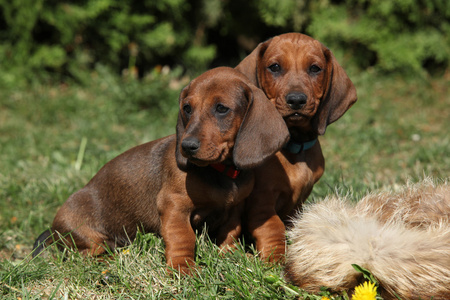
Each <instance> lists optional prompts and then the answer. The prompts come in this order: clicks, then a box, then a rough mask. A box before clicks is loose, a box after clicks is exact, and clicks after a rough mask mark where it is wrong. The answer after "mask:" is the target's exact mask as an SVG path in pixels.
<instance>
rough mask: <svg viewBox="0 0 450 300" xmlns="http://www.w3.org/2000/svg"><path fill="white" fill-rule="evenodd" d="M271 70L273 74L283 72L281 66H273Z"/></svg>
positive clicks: (270, 67)
mask: <svg viewBox="0 0 450 300" xmlns="http://www.w3.org/2000/svg"><path fill="white" fill-rule="evenodd" d="M269 70H270V72H272V73H280V72H281V66H280V65H279V64H273V65H270V66H269Z"/></svg>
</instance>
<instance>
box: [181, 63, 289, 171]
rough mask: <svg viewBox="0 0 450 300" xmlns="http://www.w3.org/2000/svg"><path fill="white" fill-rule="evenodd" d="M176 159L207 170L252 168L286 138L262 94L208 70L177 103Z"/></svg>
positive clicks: (235, 76)
mask: <svg viewBox="0 0 450 300" xmlns="http://www.w3.org/2000/svg"><path fill="white" fill-rule="evenodd" d="M179 105H180V112H179V115H178V123H177V148H176V158H177V163H178V166H179V167H180V168H181V169H186V167H187V166H188V162H189V163H192V164H195V165H198V166H206V165H209V164H213V163H220V162H224V161H228V162H230V163H233V164H234V165H235V166H236V167H238V168H240V169H247V168H252V167H255V166H257V165H259V164H260V163H262V162H263V161H264V160H265V159H266V158H267V157H269V156H270V155H272V154H274V153H275V152H276V151H278V150H279V149H280V148H281V147H282V146H283V144H284V143H285V142H286V140H287V139H288V136H289V133H288V130H287V128H286V125H285V124H284V122H283V120H282V118H281V117H280V115H279V114H278V113H277V111H276V110H275V108H274V107H273V105H271V104H270V102H269V101H268V100H267V98H266V96H265V95H264V93H263V92H262V91H261V90H259V89H258V88H256V87H255V86H254V85H252V84H251V83H250V81H249V80H248V79H247V78H246V77H245V76H244V75H242V74H241V73H240V72H238V71H236V70H234V69H232V68H226V67H221V68H216V69H212V70H209V71H207V72H205V73H203V74H202V75H200V76H199V77H197V78H196V79H194V80H192V81H191V83H190V84H189V85H188V86H187V87H185V88H184V89H183V90H182V92H181V94H180V98H179Z"/></svg>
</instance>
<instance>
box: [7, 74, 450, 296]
mask: <svg viewBox="0 0 450 300" xmlns="http://www.w3.org/2000/svg"><path fill="white" fill-rule="evenodd" d="M179 75H180V74H179V72H178V71H177V70H174V71H173V72H172V73H169V74H165V75H164V74H158V73H156V72H155V73H152V74H151V75H150V76H149V77H148V78H146V79H144V80H143V82H137V81H134V80H119V79H117V78H115V77H114V76H111V75H110V74H109V73H108V72H106V71H105V70H102V69H98V70H97V72H96V73H94V74H92V78H91V80H90V81H91V83H92V84H91V85H89V86H85V87H80V86H77V85H70V84H69V85H67V84H64V85H59V84H58V85H57V84H54V85H33V86H30V87H28V88H27V89H22V90H15V89H12V88H9V89H2V90H1V91H0V99H1V100H0V144H1V152H0V170H1V171H0V295H1V297H2V299H41V298H44V299H52V298H70V299H82V298H95V299H111V298H114V299H149V298H154V299H191V298H194V299H217V298H220V299H236V298H244V299H245V298H255V299H261V298H270V299H295V298H296V297H298V296H301V297H303V298H304V299H320V297H321V296H320V295H308V294H305V293H303V292H302V291H300V290H298V289H296V288H295V287H292V286H290V285H289V284H288V283H286V282H285V281H284V279H283V277H282V267H281V266H279V265H269V264H264V263H262V262H260V260H259V259H258V258H257V257H256V256H255V252H254V251H253V249H252V247H251V246H250V247H249V245H246V246H245V247H244V246H242V245H241V246H240V248H239V249H238V250H236V251H234V252H228V253H219V251H218V249H217V247H216V246H214V245H213V244H212V243H211V242H210V241H209V240H208V239H207V237H206V236H205V235H200V237H199V239H198V247H197V257H196V262H197V265H198V268H197V269H196V270H195V271H194V273H195V275H194V276H191V277H182V278H180V277H177V276H170V275H168V274H167V273H166V270H165V262H164V255H163V253H164V247H163V243H162V241H161V239H160V238H158V237H155V236H154V235H151V234H146V235H143V234H141V235H139V236H138V238H137V240H136V241H135V243H133V244H132V245H131V246H129V247H127V248H124V249H122V251H121V252H120V253H118V254H116V255H115V259H114V260H109V259H105V260H97V259H91V258H85V257H81V256H79V255H78V254H77V253H72V252H70V251H68V252H67V253H66V254H65V256H63V255H62V254H61V253H60V252H58V251H55V250H53V249H49V250H48V251H47V252H45V253H44V255H42V256H40V257H38V258H36V259H31V258H30V256H29V253H30V251H31V246H32V244H33V241H34V239H35V238H36V237H37V236H38V234H39V233H41V232H42V231H43V230H44V229H46V228H48V226H50V224H51V221H52V219H53V217H54V215H55V212H56V210H57V208H58V207H59V206H60V205H61V204H62V203H63V202H64V201H65V200H66V199H67V197H68V196H69V195H70V194H71V193H73V192H75V191H76V190H78V189H79V188H81V187H82V186H83V185H84V184H86V183H87V181H88V180H89V179H90V178H91V177H92V176H93V175H94V174H95V173H96V172H97V171H98V169H99V168H100V167H101V166H102V165H103V164H105V163H106V162H107V161H109V160H110V159H112V158H113V157H115V156H117V155H118V154H120V153H121V152H123V151H125V150H127V149H129V148H131V147H132V146H135V145H137V144H141V143H144V142H146V141H149V140H152V139H155V138H158V137H161V136H165V135H168V134H171V133H174V131H175V122H176V114H177V97H178V93H179V91H180V89H181V88H182V86H183V85H184V84H185V83H186V82H187V80H186V79H182V80H179V79H178V78H179V77H180V76H179ZM350 75H351V78H352V79H353V81H354V83H355V85H356V86H357V90H358V96H359V97H358V98H359V100H358V102H357V103H356V104H355V106H354V107H352V108H351V110H349V112H348V113H347V114H346V115H344V117H343V118H342V119H340V120H339V121H337V122H336V123H335V124H332V125H331V126H330V127H329V128H328V129H327V133H326V135H325V136H323V137H321V138H320V140H321V144H322V148H323V151H324V156H325V159H326V171H325V174H324V176H323V177H322V179H321V180H320V181H319V182H318V183H317V184H316V186H315V187H314V191H313V193H312V195H311V197H310V199H312V200H314V201H318V200H320V199H323V198H324V197H326V196H327V195H330V194H335V193H338V194H347V193H349V192H352V198H353V199H354V200H357V199H359V198H360V197H361V196H362V195H364V194H366V193H367V192H370V191H373V190H377V189H396V188H397V187H398V186H399V185H403V184H405V183H406V182H407V181H408V180H412V181H418V180H420V179H421V178H423V177H425V176H431V177H433V178H448V174H450V156H449V155H448V150H449V149H450V136H449V135H448V128H450V109H449V105H450V99H449V98H448V97H449V96H448V83H449V81H450V74H449V73H447V74H446V75H445V76H443V77H442V78H434V79H430V78H428V79H424V78H416V79H404V78H402V77H389V78H385V77H381V76H376V75H374V74H370V73H363V74H350ZM324 293H325V292H324Z"/></svg>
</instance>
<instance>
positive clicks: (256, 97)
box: [233, 85, 289, 169]
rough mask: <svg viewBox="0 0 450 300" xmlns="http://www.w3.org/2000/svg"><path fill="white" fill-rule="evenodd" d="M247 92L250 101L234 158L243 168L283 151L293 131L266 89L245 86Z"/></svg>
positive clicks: (246, 95)
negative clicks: (289, 129) (264, 90)
mask: <svg viewBox="0 0 450 300" xmlns="http://www.w3.org/2000/svg"><path fill="white" fill-rule="evenodd" d="M244 94H245V97H246V98H247V99H248V101H249V103H248V107H247V112H246V114H245V117H244V120H243V121H242V124H241V127H240V128H239V132H238V134H237V137H236V142H235V144H234V149H233V161H234V164H235V165H236V167H238V168H239V169H250V168H254V167H256V166H258V165H260V164H262V163H263V162H264V161H265V160H266V159H267V158H268V157H270V156H271V155H273V154H275V152H277V151H279V150H280V149H281V147H283V145H284V144H285V143H286V142H287V141H288V139H289V131H288V129H287V127H286V123H285V122H284V120H283V118H282V117H281V115H280V114H279V113H278V111H277V110H276V108H275V105H273V104H272V103H271V102H270V101H269V99H267V97H266V95H265V94H264V92H263V91H262V90H260V89H259V88H257V87H255V86H253V85H252V86H248V85H245V87H244Z"/></svg>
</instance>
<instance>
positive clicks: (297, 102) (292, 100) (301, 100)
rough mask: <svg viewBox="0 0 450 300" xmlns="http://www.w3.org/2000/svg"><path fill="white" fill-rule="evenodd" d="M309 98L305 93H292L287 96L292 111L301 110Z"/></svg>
mask: <svg viewBox="0 0 450 300" xmlns="http://www.w3.org/2000/svg"><path fill="white" fill-rule="evenodd" d="M306 100H308V96H306V95H305V94H304V93H299V92H292V93H289V94H287V95H286V103H287V104H288V105H289V107H290V108H292V109H300V108H302V107H303V106H304V105H305V104H306Z"/></svg>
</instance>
